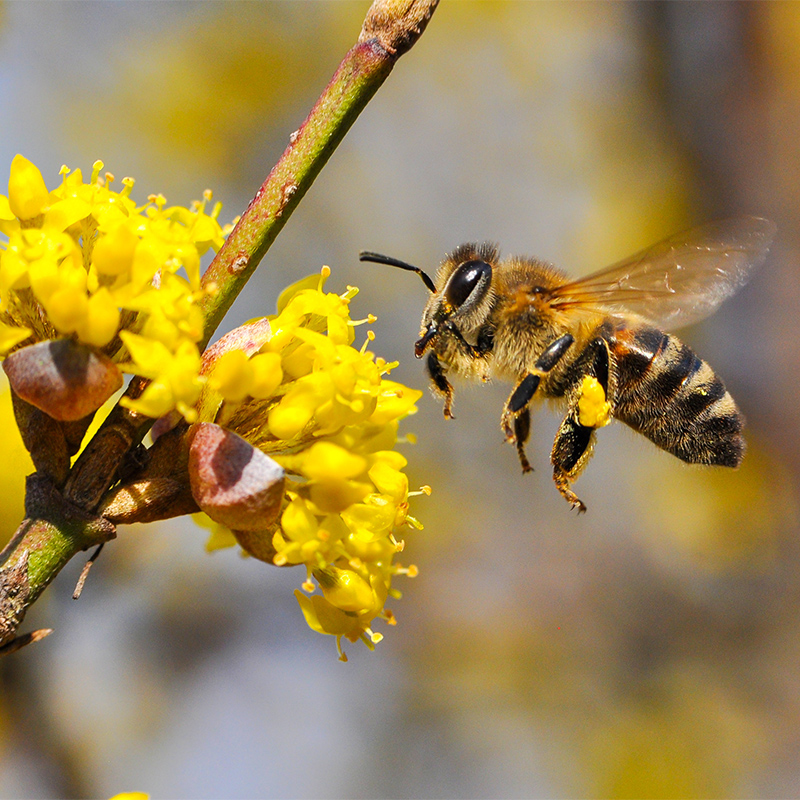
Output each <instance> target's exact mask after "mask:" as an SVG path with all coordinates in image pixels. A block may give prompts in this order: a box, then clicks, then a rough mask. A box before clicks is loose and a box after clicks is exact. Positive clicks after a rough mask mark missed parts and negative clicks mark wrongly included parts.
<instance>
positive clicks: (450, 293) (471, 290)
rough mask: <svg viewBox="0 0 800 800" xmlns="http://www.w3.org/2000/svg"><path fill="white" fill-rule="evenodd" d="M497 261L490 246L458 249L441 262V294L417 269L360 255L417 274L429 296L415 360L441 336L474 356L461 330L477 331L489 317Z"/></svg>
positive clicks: (369, 254)
mask: <svg viewBox="0 0 800 800" xmlns="http://www.w3.org/2000/svg"><path fill="white" fill-rule="evenodd" d="M496 258H497V248H495V247H494V246H492V245H487V244H483V245H475V244H465V245H461V246H460V247H458V248H456V250H454V251H453V253H451V254H450V255H449V256H448V257H447V258H446V259H445V260H444V262H443V263H442V266H441V267H440V269H439V273H438V274H437V283H439V285H440V286H442V289H441V291H440V290H438V289H437V288H436V284H435V283H434V282H433V280H432V279H431V277H430V276H429V275H428V274H427V273H426V272H424V271H423V270H421V269H420V268H419V267H415V266H413V265H411V264H408V263H406V262H405V261H400V260H398V259H395V258H391V257H390V256H384V255H381V254H380V253H372V252H369V251H362V252H361V253H360V255H359V259H360V260H361V261H372V262H375V263H377V264H387V265H389V266H392V267H399V268H400V269H405V270H409V271H410V272H416V273H417V275H419V276H420V278H422V282H423V283H424V284H425V286H426V287H427V289H428V291H430V292H431V295H432V296H431V298H430V299H429V300H428V304H427V306H426V307H425V312H424V314H423V316H422V336H421V337H420V338H419V339H418V340H417V341H416V343H415V344H414V354H415V355H416V357H417V358H422V356H423V355H424V353H425V351H426V350H427V349H428V347H430V346H431V344H432V343H433V341H434V339H435V338H436V337H437V336H438V335H439V334H441V333H443V332H447V333H450V334H451V335H453V336H455V338H456V339H458V340H459V341H460V342H461V344H462V345H463V346H464V347H466V349H467V350H468V351H469V352H470V353H471V354H472V353H473V352H474V347H473V346H472V345H471V344H469V343H468V342H467V341H466V340H465V339H464V335H463V332H462V328H463V329H464V330H469V329H471V328H473V327H478V326H479V325H480V324H481V323H482V322H483V320H484V318H485V317H486V314H487V313H488V305H489V298H490V291H489V290H490V288H491V283H492V266H491V262H492V261H495V260H496Z"/></svg>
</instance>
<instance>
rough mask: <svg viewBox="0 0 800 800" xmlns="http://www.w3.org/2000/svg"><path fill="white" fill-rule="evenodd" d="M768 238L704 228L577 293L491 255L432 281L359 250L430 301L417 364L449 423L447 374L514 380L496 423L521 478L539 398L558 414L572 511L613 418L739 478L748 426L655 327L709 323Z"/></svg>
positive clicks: (550, 273)
mask: <svg viewBox="0 0 800 800" xmlns="http://www.w3.org/2000/svg"><path fill="white" fill-rule="evenodd" d="M775 230H776V228H775V225H774V224H773V223H772V222H770V221H768V220H765V219H760V218H758V217H740V218H736V219H730V220H725V221H721V222H713V223H710V224H707V225H704V226H702V227H699V228H696V229H694V230H691V231H689V232H686V233H681V234H678V235H675V236H672V237H670V238H668V239H665V240H664V241H662V242H659V243H658V244H656V245H653V246H652V247H649V248H647V249H646V250H642V251H641V252H639V253H636V254H635V255H633V256H631V257H629V258H626V259H624V260H622V261H620V262H618V263H616V264H613V265H611V266H610V267H607V268H606V269H603V270H600V271H599V272H595V273H593V274H591V275H589V276H587V277H585V278H581V279H579V280H570V279H569V278H568V277H567V276H566V275H565V274H564V273H562V272H560V271H559V270H557V269H555V268H554V267H553V266H551V265H550V264H546V263H544V262H542V261H539V260H538V259H535V258H526V257H518V256H510V257H506V258H504V259H501V258H500V255H499V251H498V248H497V246H496V245H494V244H488V243H483V244H474V243H473V244H463V245H461V246H460V247H457V248H456V249H455V250H454V251H453V252H452V253H451V254H450V255H448V256H447V257H446V258H445V259H444V261H442V263H441V266H440V267H439V271H438V273H437V275H436V280H435V281H433V280H432V279H431V278H430V276H429V275H427V274H426V273H425V272H423V271H422V270H421V269H420V268H419V267H415V266H413V265H411V264H408V263H406V262H404V261H400V260H398V259H395V258H391V257H389V256H384V255H381V254H379V253H373V252H369V251H364V252H362V253H361V254H360V259H361V260H362V261H371V262H376V263H379V264H387V265H389V266H395V267H400V268H401V269H405V270H410V271H412V272H416V273H417V274H418V275H419V276H420V277H421V278H422V280H423V282H424V283H425V286H426V287H427V288H428V290H429V291H430V292H431V297H430V299H429V300H428V303H427V305H426V307H425V311H424V313H423V315H422V325H421V329H420V338H419V339H418V340H417V342H416V344H415V345H414V352H415V355H416V356H417V358H422V357H423V356H425V355H426V354H427V358H426V366H427V371H428V374H429V376H430V380H431V384H432V388H433V391H434V393H435V394H437V395H439V396H440V397H441V398H442V399H443V401H444V415H445V417H447V418H452V416H453V413H452V407H453V387H452V386H451V384H450V382H449V381H448V379H447V374H448V372H452V373H455V374H457V375H461V376H463V377H467V378H475V379H479V380H484V381H486V380H489V379H490V378H492V377H498V378H501V379H510V380H511V381H513V382H514V388H513V390H512V392H511V394H510V395H509V398H508V400H507V402H506V404H505V408H504V410H503V413H502V416H501V427H502V431H503V434H504V436H505V439H506V441H508V442H510V443H512V444H514V445H515V446H516V450H517V454H518V456H519V460H520V463H521V465H522V470H523V472H529V471H530V470H531V469H532V468H531V465H530V463H529V461H528V459H527V457H526V455H525V443H526V442H527V440H528V436H529V434H530V410H529V409H530V404H531V402H532V401H533V400H534V398H535V397H537V398H538V397H543V398H550V399H555V400H560V401H562V402H563V403H564V404H565V405H566V408H567V412H566V416H565V417H564V421H563V422H562V423H561V426H560V428H559V430H558V433H557V435H556V438H555V442H554V444H553V450H552V453H551V457H550V460H551V463H552V465H553V480H554V481H555V484H556V487H557V488H558V491H559V492H560V493H561V495H562V496H563V497H564V498H565V499H566V500H567V501H568V502H569V503H570V504H571V506H572V507H573V508H576V509H578V511H579V512H583V511H585V510H586V506H585V505H584V503H583V502H582V501H581V500H580V499H579V498H578V497H577V495H576V494H575V493H574V492H573V491H572V488H571V485H572V483H573V482H574V481H575V480H576V479H577V478H578V476H579V475H580V473H581V472H582V471H583V469H584V467H585V466H586V464H587V462H588V460H589V458H590V456H591V454H592V450H593V448H594V444H595V439H596V434H595V431H596V430H597V429H598V428H600V427H603V426H604V425H606V424H608V422H610V421H611V419H618V420H621V421H622V422H624V423H625V424H626V425H628V426H630V427H631V428H633V429H634V430H635V431H638V432H639V433H642V434H644V436H646V437H647V438H648V439H650V441H652V442H654V443H655V444H656V445H657V446H658V447H660V448H661V449H663V450H666V451H667V452H668V453H672V455H674V456H677V457H678V458H680V459H681V460H683V461H686V462H688V463H691V464H709V465H721V466H726V467H736V466H738V465H739V464H740V462H741V460H742V457H743V455H744V439H743V437H742V428H743V426H744V419H743V417H742V414H741V413H740V411H739V409H738V408H737V406H736V403H735V402H734V400H733V398H732V397H731V395H730V394H729V393H728V391H727V390H726V388H725V385H724V384H723V382H722V381H721V380H720V378H719V377H718V376H717V375H716V374H715V373H714V371H713V370H712V369H711V367H710V366H709V365H708V364H707V363H706V362H705V361H703V360H702V359H701V358H700V357H699V356H697V355H695V353H694V352H693V351H692V350H691V349H690V348H689V347H687V346H686V345H685V344H683V342H681V341H680V340H679V339H678V338H677V337H675V336H673V335H671V334H669V333H664V332H663V331H662V330H661V328H662V327H663V328H676V327H679V326H681V325H686V324H689V323H692V322H697V321H698V320H700V319H702V318H703V317H705V316H707V315H708V314H711V313H712V312H713V311H714V310H715V309H716V308H717V307H718V306H719V305H720V303H722V302H723V300H725V299H726V298H728V297H730V296H731V295H732V294H733V293H734V292H735V291H736V290H737V289H739V288H740V287H741V286H742V285H743V284H744V283H745V281H746V280H747V278H748V277H749V274H750V273H751V271H752V270H753V269H754V268H755V267H756V266H758V265H759V264H761V263H762V262H763V261H764V259H765V258H766V254H767V251H768V249H769V246H770V243H771V241H772V238H773V236H774V235H775Z"/></svg>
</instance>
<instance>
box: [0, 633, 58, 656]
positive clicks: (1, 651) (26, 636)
mask: <svg viewBox="0 0 800 800" xmlns="http://www.w3.org/2000/svg"><path fill="white" fill-rule="evenodd" d="M52 632H53V629H52V628H39V630H38V631H31V632H30V633H23V634H22V636H17V637H16V638H15V639H12V640H11V641H10V642H8V644H4V645H3V646H2V647H0V656H7V655H9V654H11V653H16V652H17V650H21V649H22V648H23V647H26V646H27V645H29V644H33V642H38V641H39V640H40V639H44V637H45V636H49V635H50V634H51V633H52Z"/></svg>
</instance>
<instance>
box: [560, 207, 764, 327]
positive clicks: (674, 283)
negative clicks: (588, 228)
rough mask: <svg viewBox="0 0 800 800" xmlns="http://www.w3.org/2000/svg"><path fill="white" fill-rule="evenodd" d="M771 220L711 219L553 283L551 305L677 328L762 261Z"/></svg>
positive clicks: (714, 302) (736, 285) (696, 316)
mask: <svg viewBox="0 0 800 800" xmlns="http://www.w3.org/2000/svg"><path fill="white" fill-rule="evenodd" d="M775 231H776V226H775V224H774V223H772V222H770V221H769V220H766V219H761V218H760V217H737V218H734V219H728V220H722V221H719V222H711V223H708V224H707V225H702V226H700V227H699V228H694V229H692V230H690V231H686V232H684V233H679V234H677V235H675V236H670V237H669V238H668V239H665V240H664V241H662V242H659V243H658V244H655V245H653V246H652V247H648V248H647V249H646V250H642V251H641V252H639V253H636V254H635V255H633V256H630V257H629V258H626V259H624V260H622V261H619V262H617V263H616V264H612V265H611V266H610V267H606V268H605V269H603V270H600V271H599V272H595V273H594V274H592V275H589V276H587V277H586V278H582V279H580V280H578V281H573V282H571V283H567V284H564V285H562V286H559V287H558V288H556V289H554V290H553V291H552V294H551V298H550V302H551V304H552V305H553V306H555V307H559V306H560V307H563V308H566V307H578V306H600V307H602V308H603V309H606V310H608V311H611V312H615V311H616V312H620V313H621V312H625V311H627V312H633V313H635V314H638V315H640V316H642V317H644V318H646V319H648V320H650V321H651V322H653V323H655V324H656V325H658V326H659V327H665V328H677V327H680V326H681V325H688V324H690V323H692V322H697V321H698V320H700V319H702V318H703V317H706V316H708V315H709V314H711V313H712V312H713V311H714V310H716V308H717V307H718V306H719V305H720V304H721V303H722V302H723V301H724V300H726V299H727V298H728V297H730V296H731V295H732V294H733V293H734V292H736V291H737V289H739V288H740V287H741V286H742V285H743V284H744V283H745V282H746V281H747V279H748V278H749V277H750V274H751V272H752V271H753V269H755V268H756V267H757V266H759V265H760V264H762V263H763V262H764V259H765V258H766V256H767V251H768V250H769V246H770V244H771V242H772V239H773V237H774V236H775Z"/></svg>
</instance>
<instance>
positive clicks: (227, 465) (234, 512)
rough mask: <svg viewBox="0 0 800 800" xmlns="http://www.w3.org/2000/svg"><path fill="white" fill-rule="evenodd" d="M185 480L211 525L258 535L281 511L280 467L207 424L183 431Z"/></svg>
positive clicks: (282, 479)
mask: <svg viewBox="0 0 800 800" xmlns="http://www.w3.org/2000/svg"><path fill="white" fill-rule="evenodd" d="M189 443H190V444H189V481H190V483H191V487H192V495H193V496H194V499H195V501H196V502H197V505H198V506H200V508H201V509H202V510H203V511H205V513H206V514H208V516H209V517H211V519H213V520H214V521H215V522H219V523H220V524H222V525H225V526H226V527H228V528H232V529H236V530H244V531H255V530H263V529H264V528H266V527H267V526H268V525H269V524H270V523H271V522H273V521H274V520H275V518H276V517H277V515H278V514H279V512H280V510H281V504H282V502H283V491H284V483H285V478H286V476H285V473H284V470H283V467H281V466H280V465H279V464H278V463H277V462H275V461H273V460H272V459H271V458H270V457H269V456H268V455H266V454H265V453H262V452H261V451H260V450H259V449H257V448H255V447H253V446H252V445H251V444H250V443H249V442H247V441H245V440H244V439H243V438H242V437H241V436H239V435H237V434H235V433H233V431H229V430H227V429H225V428H221V427H220V426H219V425H215V424H214V423H211V422H201V423H198V424H197V425H194V426H192V429H191V430H190V432H189Z"/></svg>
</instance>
